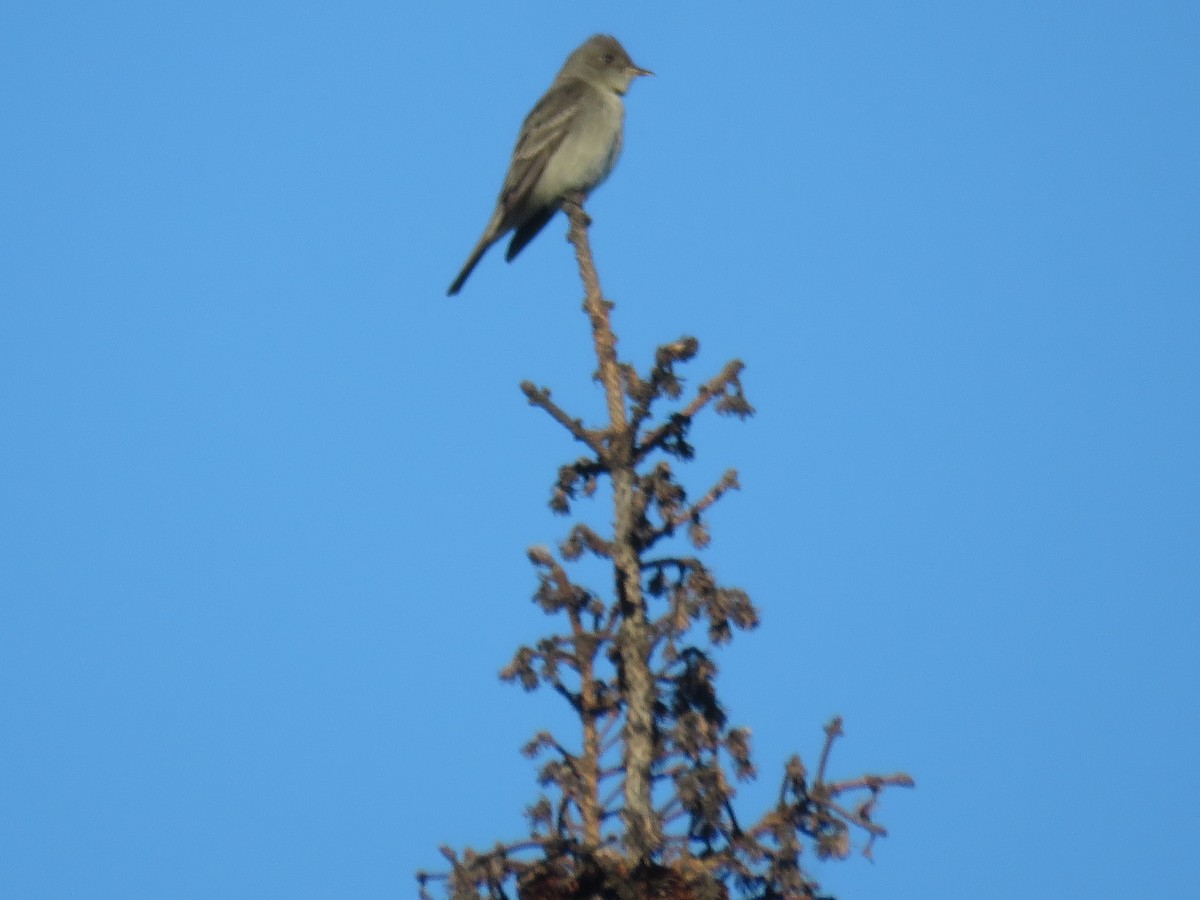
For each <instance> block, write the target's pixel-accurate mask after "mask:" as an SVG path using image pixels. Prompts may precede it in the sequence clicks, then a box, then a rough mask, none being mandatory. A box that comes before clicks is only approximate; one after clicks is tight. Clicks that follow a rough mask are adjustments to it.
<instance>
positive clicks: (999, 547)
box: [0, 0, 1200, 900]
mask: <svg viewBox="0 0 1200 900" xmlns="http://www.w3.org/2000/svg"><path fill="white" fill-rule="evenodd" d="M510 6H511V5H510V4H498V3H475V4H470V5H455V6H451V5H443V4H439V5H434V4H428V5H420V4H404V3H395V2H391V3H382V2H362V3H355V2H351V3H336V4H335V3H328V4H318V3H304V4H284V3H276V4H271V3H255V2H250V3H245V2H239V3H229V2H222V0H215V2H211V3H204V4H165V3H161V2H128V3H107V4H101V3H56V2H52V0H39V2H22V0H17V2H15V3H14V2H11V0H10V2H8V3H6V4H5V5H4V7H3V10H2V11H0V81H2V83H3V85H4V87H3V89H2V93H0V114H2V117H3V138H2V139H0V463H2V464H0V531H2V532H3V534H2V535H0V846H3V848H4V850H3V853H0V896H4V897H13V898H26V897H28V898H67V897H71V898H77V897H87V898H110V897H111V898H130V897H151V898H161V897H171V898H176V897H178V898H212V897H222V898H239V897H245V898H264V897H280V898H282V897H287V898H298V897H312V898H330V897H355V898H359V897H364V898H365V897H380V898H383V897H400V898H404V897H410V896H412V893H413V891H414V890H415V888H414V883H413V881H412V872H413V871H414V870H415V869H417V868H418V867H422V866H431V867H436V866H437V865H438V863H439V861H440V857H439V855H438V853H437V850H436V847H437V845H438V844H440V843H442V842H447V843H451V844H454V845H458V846H461V845H463V844H465V843H474V844H477V845H478V844H484V845H486V844H488V843H490V842H492V841H494V840H496V839H501V838H511V837H516V836H519V835H520V834H522V827H523V823H522V820H521V818H520V811H521V809H522V807H523V805H524V804H525V803H526V802H528V801H529V800H530V799H531V798H532V797H533V796H534V785H533V773H532V768H531V767H530V765H529V764H528V763H527V762H526V761H525V760H523V759H522V758H521V757H520V756H519V755H518V752H517V748H518V747H519V745H520V744H521V743H522V742H523V741H524V740H525V739H526V738H527V737H528V736H529V735H530V734H531V733H532V732H534V731H535V730H537V729H539V728H541V727H543V726H544V725H546V724H562V723H563V722H564V721H565V717H564V715H563V713H562V711H561V710H560V709H559V702H558V701H557V699H556V698H555V697H553V696H551V695H549V694H535V695H532V696H528V695H525V694H524V693H523V692H521V691H520V690H519V689H516V688H511V687H505V686H503V685H501V684H500V683H499V682H498V680H497V678H496V671H497V670H498V669H499V668H500V666H502V665H503V664H504V663H505V662H507V660H508V659H509V656H510V654H511V652H512V650H513V649H514V648H515V646H516V645H517V644H518V643H520V642H522V641H529V640H533V639H535V638H536V637H537V636H538V635H540V634H541V633H542V632H543V631H544V630H546V628H547V626H548V623H547V622H546V621H545V620H544V619H543V618H542V616H541V615H540V613H539V612H538V611H537V610H536V609H535V608H534V607H533V605H532V604H531V603H530V602H529V596H530V594H531V593H532V590H533V588H534V586H535V579H534V575H533V573H532V571H531V569H530V568H529V566H528V564H527V562H526V560H525V558H524V551H525V548H526V547H528V546H529V545H532V544H538V543H547V542H552V541H554V540H556V539H557V538H558V537H560V536H561V535H562V534H563V533H564V531H565V528H566V527H567V523H566V522H564V521H563V520H561V519H557V518H555V517H553V516H552V515H551V514H550V512H549V511H548V510H547V508H546V505H545V501H546V499H547V498H548V496H549V486H550V483H551V482H552V480H553V477H554V473H555V469H556V466H557V465H558V464H559V463H561V462H564V461H566V460H568V459H573V458H575V456H576V455H577V454H578V449H577V448H576V447H575V446H573V445H572V444H571V442H570V441H569V440H568V438H567V436H566V435H565V433H563V432H562V431H561V430H560V429H558V428H557V427H556V426H554V425H553V424H552V423H550V422H549V420H548V419H547V418H546V417H545V416H544V415H543V414H541V413H540V412H539V411H537V410H533V409H530V408H529V407H528V406H527V404H526V403H525V401H524V399H523V398H522V397H521V395H520V393H519V392H518V390H517V384H518V383H519V382H520V381H521V380H522V379H526V378H528V379H531V380H534V381H536V382H538V383H541V384H546V385H548V386H550V387H552V388H553V389H554V390H555V397H556V398H557V399H559V400H560V401H561V402H562V403H563V404H564V405H566V406H568V407H569V408H570V409H571V410H572V411H574V412H576V413H578V414H580V415H586V416H590V417H593V418H595V417H598V416H600V415H601V414H602V409H603V404H602V401H601V397H600V395H599V393H598V391H597V390H596V389H595V387H594V386H593V385H592V384H591V383H590V382H589V375H590V372H591V370H592V366H593V363H592V360H591V359H590V357H589V355H588V354H589V346H588V343H587V329H586V322H585V320H584V318H583V316H582V315H581V314H580V313H579V298H580V293H581V292H580V288H579V285H578V283H577V281H576V279H575V275H574V270H573V263H572V259H571V256H570V253H569V248H568V247H567V246H566V245H565V244H564V243H563V234H564V233H565V227H564V224H563V223H562V222H561V221H557V222H555V223H554V224H552V225H551V226H550V228H549V229H548V230H547V232H546V233H545V234H544V235H543V236H542V237H540V238H539V239H538V240H537V241H536V242H535V243H534V244H533V245H531V246H530V247H529V249H528V250H527V251H526V252H525V254H524V255H523V256H522V257H521V258H520V259H519V260H518V261H517V262H516V263H514V264H513V265H511V266H507V265H505V264H504V262H503V260H502V258H501V254H500V253H499V252H494V253H493V254H492V255H490V256H489V257H488V258H487V259H485V261H484V263H483V264H482V265H481V266H480V268H479V269H478V270H477V271H476V273H475V275H474V276H473V278H472V280H471V281H470V282H469V283H468V284H467V286H466V289H465V290H464V292H463V294H462V296H461V297H459V298H458V299H456V300H454V301H450V300H447V299H446V298H445V297H444V292H445V289H446V286H447V284H448V283H449V282H450V280H451V278H452V277H453V275H454V274H455V272H456V271H457V269H458V267H459V265H460V264H461V263H462V261H463V259H464V258H465V256H466V255H467V252H468V251H469V249H470V248H471V245H472V244H473V243H474V241H475V239H476V238H477V236H478V234H479V232H480V230H481V229H482V227H483V225H484V223H485V221H486V220H487V217H488V215H489V213H490V211H491V206H492V203H493V200H494V198H495V194H496V191H497V189H498V187H499V184H500V179H501V177H502V175H503V172H504V168H505V165H506V162H507V157H508V153H509V151H510V149H511V146H512V141H513V139H514V137H515V134H516V129H517V127H518V125H519V123H520V121H521V118H522V117H523V116H524V114H525V113H526V111H527V110H528V109H529V107H530V105H531V104H532V103H533V102H534V100H536V99H537V97H538V96H539V95H540V93H541V92H542V91H543V90H544V89H545V87H546V86H547V84H548V83H549V81H550V79H551V78H552V76H553V74H554V72H555V71H556V70H557V68H558V66H559V65H560V64H561V62H562V60H563V58H564V57H565V56H566V54H567V53H568V52H569V51H570V50H571V49H572V48H573V47H574V46H575V45H576V44H577V43H578V42H580V41H581V40H582V39H583V38H585V37H587V36H588V35H589V34H591V33H593V32H596V31H607V32H612V33H613V34H616V35H617V36H618V37H619V38H620V39H621V40H622V41H623V42H624V44H625V45H626V47H627V48H628V49H629V51H630V53H631V54H632V56H633V58H634V59H635V60H636V61H637V62H638V63H639V64H640V65H643V66H646V67H648V68H651V69H654V70H655V71H656V72H657V73H658V74H657V77H655V78H653V79H645V80H643V81H639V82H638V83H637V84H635V85H634V87H633V90H632V91H631V93H630V95H629V98H628V103H627V109H628V117H627V123H628V127H627V132H626V149H625V155H624V157H623V159H622V160H621V163H620V165H619V166H618V168H617V171H616V172H615V174H614V176H613V178H612V179H611V180H610V182H609V183H608V184H607V185H605V186H604V188H602V189H601V191H600V192H598V194H597V195H596V196H595V197H594V200H593V202H592V204H591V207H590V209H591V212H592V214H593V216H594V217H595V220H596V224H595V227H594V229H593V239H594V247H595V251H596V254H597V258H598V261H599V265H600V267H601V272H602V277H603V280H604V284H605V287H606V289H607V292H608V293H609V294H610V295H611V297H612V298H613V299H614V300H615V301H616V302H617V304H618V307H617V313H616V324H617V327H618V329H619V331H620V334H621V337H622V348H623V350H625V351H626V352H627V353H628V354H629V356H631V357H632V358H633V359H634V360H636V361H638V362H639V363H644V362H645V361H647V360H648V359H649V358H650V355H651V353H652V350H653V347H654V346H655V345H656V344H658V343H662V342H665V341H668V340H672V339H674V338H676V337H678V336H679V335H681V334H684V333H687V334H693V335H695V336H697V337H698V338H699V339H700V340H701V342H702V345H703V351H702V355H701V357H700V360H699V362H698V363H697V364H695V365H694V366H693V367H691V369H690V370H689V371H690V373H691V375H692V376H693V383H696V382H698V381H699V380H700V379H702V378H705V377H708V376H709V375H711V374H712V373H714V372H716V371H717V370H718V368H719V367H720V366H721V364H722V363H723V362H724V361H725V360H726V359H727V358H730V357H734V356H737V357H740V358H742V359H744V360H745V361H746V363H747V365H748V369H747V374H746V378H745V383H746V386H747V389H748V391H749V393H750V399H751V400H752V402H754V403H755V405H756V406H757V408H758V410H759V415H758V416H757V417H755V418H754V419H752V420H750V421H749V422H748V423H746V424H744V425H739V424H737V423H736V422H731V421H725V420H713V421H710V422H707V423H705V424H704V425H703V426H702V427H701V428H699V429H698V432H697V435H696V437H697V441H698V449H699V457H698V459H697V461H696V463H695V465H694V466H692V467H690V469H689V470H688V472H687V475H686V480H687V482H688V483H689V484H690V485H692V486H693V487H694V488H695V489H697V490H702V489H703V488H704V487H706V486H707V484H708V483H709V482H710V481H711V480H712V479H714V478H715V477H716V475H717V474H718V473H719V472H720V471H722V470H723V469H724V468H725V467H726V466H735V467H737V468H738V469H739V470H740V472H741V476H742V483H743V485H744V490H743V491H741V492H740V493H737V494H734V495H731V496H730V497H729V498H728V499H727V500H726V501H725V502H723V503H722V504H721V506H720V507H719V508H718V509H717V510H716V511H715V514H714V516H713V519H712V526H713V533H714V544H713V547H712V550H711V553H710V554H709V560H710V562H711V564H712V565H713V567H714V568H715V569H716V571H717V573H718V575H719V576H720V577H721V578H722V579H723V580H725V581H726V582H728V583H731V584H736V585H741V586H743V587H745V588H746V589H747V590H749V591H750V593H751V595H752V596H753V597H754V598H755V600H756V601H757V602H758V603H759V605H760V606H761V608H762V612H763V617H764V625H763V627H762V628H761V629H760V630H759V631H757V632H755V633H752V634H750V635H746V636H743V637H741V638H739V639H738V640H737V641H736V642H735V643H734V644H733V645H732V647H730V648H729V649H728V650H727V651H726V652H724V653H723V654H722V656H721V660H720V661H721V664H722V668H723V676H722V678H723V680H722V684H723V685H724V689H725V691H726V697H725V699H726V702H727V705H728V707H729V711H730V714H731V718H732V720H733V721H734V722H737V723H742V724H746V725H749V726H751V727H752V728H753V730H754V735H755V741H756V747H757V756H758V760H759V763H760V765H761V768H762V770H763V773H764V775H763V778H762V780H761V781H760V782H759V783H758V784H756V785H754V786H751V787H749V788H747V789H746V790H745V791H744V793H743V796H742V798H741V800H743V801H744V806H743V809H744V810H745V811H749V810H752V809H755V808H757V807H758V806H759V805H761V803H762V802H764V800H765V799H766V798H768V797H769V796H770V795H771V794H772V793H773V791H774V789H775V785H776V778H775V776H776V773H777V772H778V771H779V767H780V765H781V764H782V762H783V760H784V759H785V758H786V757H787V755H788V754H789V753H790V752H792V751H793V750H799V751H800V752H802V753H803V754H805V755H806V757H807V758H809V759H812V758H813V757H814V754H815V753H816V750H817V749H818V747H819V744H820V726H821V725H822V723H823V722H825V721H826V719H827V718H828V717H829V716H830V715H831V714H833V713H841V714H842V715H844V716H845V718H846V728H847V731H848V737H847V739H846V741H845V742H844V745H843V747H842V749H841V751H840V753H839V755H838V757H837V758H836V759H835V772H836V773H838V774H841V775H850V774H854V773H857V772H858V771H860V770H862V769H875V770H882V771H890V770H893V769H900V768H903V769H906V770H908V771H910V772H911V773H912V774H913V775H915V776H916V778H917V779H918V783H919V788H918V790H916V791H914V792H906V793H897V794H893V795H890V796H889V797H887V798H886V800H885V802H884V804H883V806H882V808H881V810H880V815H881V817H882V819H883V820H884V821H885V822H886V823H887V824H888V825H889V826H890V827H891V828H892V831H893V836H892V837H891V838H890V839H888V840H887V841H885V842H884V843H883V844H882V845H880V846H879V847H878V849H877V852H876V862H875V863H874V864H871V863H868V862H866V861H863V860H854V861H851V862H848V863H845V864H841V865H825V866H820V865H818V866H816V867H815V871H816V872H817V874H818V875H819V876H820V877H821V878H822V879H823V881H824V883H825V885H826V887H827V888H828V889H830V890H833V891H835V892H838V893H839V894H840V896H842V897H844V898H846V900H862V898H889V900H894V898H922V900H931V898H935V900H940V898H955V900H957V898H962V897H971V898H974V900H987V898H1001V897H1004V898H1008V897H1013V896H1032V897H1037V896H1043V897H1084V896H1087V897H1100V898H1107V897H1113V898H1116V897H1131V896H1134V897H1155V898H1160V897H1161V898H1173V897H1180V898H1184V897H1196V896H1200V875H1198V874H1197V869H1196V866H1195V853H1196V848H1195V839H1196V822H1197V818H1196V815H1197V814H1196V810H1195V799H1196V797H1197V796H1200V775H1198V774H1197V773H1198V769H1197V765H1196V760H1197V758H1198V757H1200V736H1198V730H1200V724H1198V723H1200V663H1198V662H1197V656H1198V653H1197V641H1198V638H1200V613H1198V601H1200V427H1198V421H1197V420H1198V412H1200V402H1198V395H1200V362H1198V352H1197V351H1198V343H1200V102H1198V97H1200V6H1198V5H1197V4H1195V3H1194V2H1182V0H1181V2H1149V3H1146V2H1141V3H1135V2H1124V3H1115V2H1103V0H1091V2H1053V0H1049V2H1047V0H1042V2H1036V3H1035V2H1003V3H1001V2H995V3H984V4H980V3H962V2H921V0H914V2H910V3H903V4H900V3H879V2H877V3H833V2H826V3H786V4H785V3H777V4H770V5H767V4H762V5H758V6H750V7H747V5H745V4H734V3H722V4H703V3H700V4H687V5H684V4H674V5H667V4H663V5H656V6H657V8H656V9H653V10H649V9H646V8H645V7H646V6H647V4H636V5H635V4H625V5H624V6H625V7H626V10H625V11H622V10H621V9H615V8H614V5H613V4H603V5H602V4H594V3H572V4H564V3H562V2H558V0H555V2H540V3H527V4H522V5H521V6H520V12H513V11H512V10H511V9H510ZM598 586H599V587H603V585H598Z"/></svg>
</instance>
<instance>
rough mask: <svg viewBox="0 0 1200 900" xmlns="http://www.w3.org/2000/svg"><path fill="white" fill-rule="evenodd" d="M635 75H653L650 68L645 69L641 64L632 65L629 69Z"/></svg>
mask: <svg viewBox="0 0 1200 900" xmlns="http://www.w3.org/2000/svg"><path fill="white" fill-rule="evenodd" d="M629 71H630V72H632V73H633V74H634V75H635V76H637V75H653V74H654V73H653V72H651V71H650V70H649V69H643V68H642V67H641V66H631V67H630V69H629Z"/></svg>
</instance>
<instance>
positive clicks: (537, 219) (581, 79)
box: [446, 34, 654, 296]
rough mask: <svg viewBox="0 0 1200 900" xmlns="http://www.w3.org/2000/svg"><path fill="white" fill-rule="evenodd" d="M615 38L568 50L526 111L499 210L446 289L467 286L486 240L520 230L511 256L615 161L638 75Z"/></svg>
mask: <svg viewBox="0 0 1200 900" xmlns="http://www.w3.org/2000/svg"><path fill="white" fill-rule="evenodd" d="M653 74H654V73H653V72H651V71H650V70H649V69H643V68H640V67H639V66H635V65H634V64H633V60H632V59H630V58H629V54H628V53H626V52H625V48H624V47H622V46H621V45H620V43H618V42H617V39H616V38H613V37H609V36H608V35H604V34H598V35H595V36H594V37H590V38H588V39H587V40H586V41H584V42H583V44H581V45H580V46H579V47H578V48H577V49H576V50H575V52H574V53H572V54H571V55H570V56H568V57H567V61H566V62H565V63H564V64H563V67H562V69H561V71H559V73H558V75H556V76H555V78H554V83H553V84H551V85H550V89H549V90H548V91H546V93H545V95H544V96H543V97H542V99H541V100H539V101H538V102H537V105H536V106H535V107H534V108H533V110H532V112H530V113H529V115H528V116H526V117H525V121H524V123H522V125H521V133H520V134H519V135H518V136H517V146H516V147H515V148H514V149H513V157H512V162H511V163H509V166H508V174H507V175H505V176H504V187H502V188H501V189H500V197H499V199H498V200H497V201H496V211H495V212H494V213H492V218H491V220H490V221H489V222H488V224H487V228H485V229H484V230H483V237H481V238H480V239H479V243H478V244H476V245H475V249H474V250H472V251H471V255H470V256H469V257H468V258H467V263H466V265H464V266H463V268H462V271H461V272H459V273H458V277H457V278H455V279H454V284H452V285H450V290H449V291H447V292H446V294H447V296H453V295H454V294H457V293H458V292H459V290H461V289H462V286H463V282H465V281H466V280H467V276H469V275H470V274H471V270H472V269H474V268H475V266H476V264H477V263H478V262H479V260H480V259H481V258H482V257H483V254H484V253H486V252H487V250H488V248H489V247H491V246H492V244H494V243H496V242H497V241H498V240H500V239H501V238H503V237H504V236H505V235H506V234H508V233H509V232H510V231H515V232H516V233H515V234H514V235H513V237H512V241H510V242H509V245H508V252H507V253H506V254H505V255H504V258H505V259H506V260H509V261H511V260H512V258H513V257H515V256H516V255H517V254H518V253H520V252H521V250H522V248H524V246H525V245H526V244H528V243H529V242H530V241H532V240H533V239H534V238H535V237H536V236H537V233H538V232H539V231H541V230H542V228H544V227H545V225H546V223H547V222H549V221H550V220H551V219H552V218H553V217H554V214H555V213H556V212H558V210H559V208H560V207H561V205H562V201H563V198H564V197H566V196H569V195H571V194H574V193H580V194H583V195H587V194H588V193H589V192H591V191H592V190H593V189H594V188H596V187H597V186H598V185H599V184H600V183H601V182H602V181H604V179H605V178H607V177H608V174H609V172H611V171H612V169H613V166H614V165H615V164H616V162H617V156H618V155H619V154H620V153H621V132H622V130H623V128H624V123H625V105H624V104H623V103H622V102H621V98H622V97H623V96H625V92H626V91H627V90H629V85H630V84H631V83H632V81H633V79H634V78H636V77H637V76H639V75H653Z"/></svg>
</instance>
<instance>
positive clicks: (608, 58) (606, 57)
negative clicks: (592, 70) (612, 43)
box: [604, 53, 616, 66]
mask: <svg viewBox="0 0 1200 900" xmlns="http://www.w3.org/2000/svg"><path fill="white" fill-rule="evenodd" d="M614 59H616V57H615V56H613V55H612V54H611V53H605V54H604V64H605V65H606V66H611V65H612V64H613V60H614Z"/></svg>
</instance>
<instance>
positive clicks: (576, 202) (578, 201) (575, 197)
mask: <svg viewBox="0 0 1200 900" xmlns="http://www.w3.org/2000/svg"><path fill="white" fill-rule="evenodd" d="M586 199H587V194H585V193H584V192H583V191H569V192H568V193H567V194H565V195H564V196H563V204H564V205H566V204H570V205H571V206H576V207H578V208H579V211H580V212H581V213H583V222H584V227H587V228H590V227H591V225H592V217H591V216H589V215H588V214H587V210H585V209H584V208H583V201H584V200H586Z"/></svg>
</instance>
